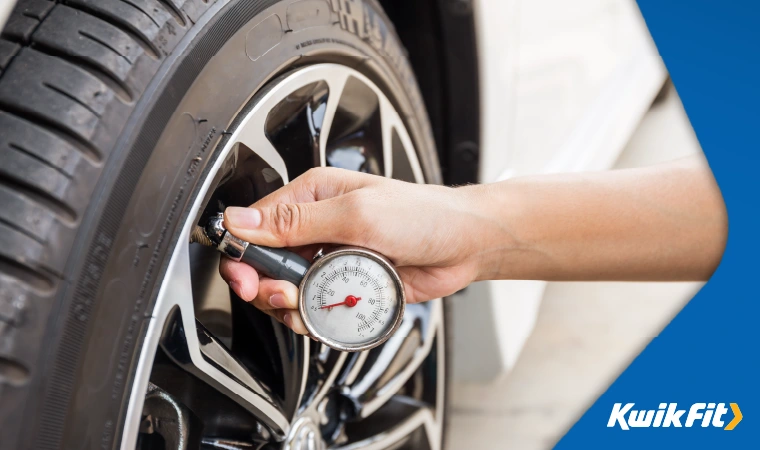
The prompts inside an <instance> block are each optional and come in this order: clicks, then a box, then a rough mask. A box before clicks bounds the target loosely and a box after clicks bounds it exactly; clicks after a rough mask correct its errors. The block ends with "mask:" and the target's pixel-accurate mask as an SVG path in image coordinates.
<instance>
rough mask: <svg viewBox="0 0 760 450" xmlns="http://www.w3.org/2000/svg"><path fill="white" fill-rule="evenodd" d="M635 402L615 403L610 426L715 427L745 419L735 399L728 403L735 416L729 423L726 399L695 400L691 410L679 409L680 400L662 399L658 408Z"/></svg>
mask: <svg viewBox="0 0 760 450" xmlns="http://www.w3.org/2000/svg"><path fill="white" fill-rule="evenodd" d="M635 406H636V404H635V403H626V404H625V405H623V404H622V403H615V404H614V405H612V412H611V413H610V420H608V421H607V427H608V428H614V427H616V426H618V427H620V428H621V429H623V430H629V429H631V428H660V427H661V428H668V427H675V428H681V427H685V428H691V427H703V428H707V427H715V428H723V429H724V430H733V429H734V428H735V427H736V425H738V424H739V422H741V421H742V412H741V410H740V409H739V405H738V404H736V403H729V406H730V407H731V412H732V413H733V416H734V417H733V419H731V421H730V422H728V424H727V425H726V422H727V418H726V417H725V415H726V414H727V413H728V411H729V410H728V408H726V404H725V403H694V404H693V405H691V406H690V407H689V409H688V413H687V410H686V409H678V403H660V405H659V406H658V407H657V409H633V408H634V407H635ZM684 415H686V417H685V418H684ZM729 417H730V416H729ZM724 419H726V420H724ZM681 420H683V423H681Z"/></svg>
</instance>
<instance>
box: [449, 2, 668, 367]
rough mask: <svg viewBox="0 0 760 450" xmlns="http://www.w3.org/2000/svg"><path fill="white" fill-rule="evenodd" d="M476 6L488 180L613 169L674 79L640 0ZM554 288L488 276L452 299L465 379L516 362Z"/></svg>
mask: <svg viewBox="0 0 760 450" xmlns="http://www.w3.org/2000/svg"><path fill="white" fill-rule="evenodd" d="M474 7H475V17H476V25H477V37H478V46H479V52H480V54H479V60H480V79H481V84H480V86H481V92H480V99H481V127H482V129H481V133H482V135H481V161H480V181H481V182H483V183H487V182H493V181H498V180H504V179H507V178H512V177H516V176H523V175H530V174H539V173H553V172H555V173H556V172H579V171H592V170H604V169H608V168H610V167H611V166H612V165H613V163H614V162H615V160H616V159H617V157H618V155H619V154H620V153H621V152H622V150H623V148H624V147H625V145H626V143H627V142H628V140H629V139H630V137H631V135H632V134H633V132H634V130H635V129H636V127H637V126H638V124H639V122H640V121H641V119H642V118H643V116H644V114H645V113H646V112H647V110H648V109H649V107H650V105H651V104H652V102H653V100H654V99H655V97H656V96H657V94H658V92H659V91H660V89H661V88H662V86H663V84H664V82H665V81H666V79H667V71H666V70H665V67H664V65H663V63H662V60H661V59H660V56H659V54H658V52H657V48H656V47H655V45H654V42H653V41H652V39H651V36H650V35H649V31H648V30H647V27H646V24H645V23H644V20H643V18H642V17H641V13H640V12H639V10H638V7H637V5H636V3H635V1H634V0H573V1H567V0H530V1H529V0H475V1H474ZM545 287H546V283H545V282H543V281H486V282H480V283H475V284H474V285H472V286H470V287H469V288H467V289H466V290H465V291H464V292H462V293H461V294H458V296H459V297H462V298H459V299H457V300H458V301H453V302H450V303H449V306H450V307H451V308H452V309H453V319H452V322H453V335H454V339H453V343H454V350H453V359H454V364H453V365H452V367H453V368H454V374H453V375H454V378H455V379H456V380H459V381H486V380H489V379H493V378H495V377H497V376H499V375H502V374H504V373H506V372H508V371H509V369H510V368H511V367H512V366H513V365H514V364H515V361H516V360H517V357H518V356H519V354H520V351H521V349H522V347H523V345H524V344H525V341H526V339H527V338H528V336H529V335H530V332H531V330H532V329H533V325H534V323H535V320H536V317H537V315H538V310H539V306H540V304H541V299H542V297H543V293H544V289H545ZM473 348H477V349H478V351H477V352H473V351H468V349H473ZM483 355H488V357H487V358H486V357H484V356H483Z"/></svg>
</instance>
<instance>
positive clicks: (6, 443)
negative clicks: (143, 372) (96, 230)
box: [0, 0, 214, 448]
mask: <svg viewBox="0 0 760 450" xmlns="http://www.w3.org/2000/svg"><path fill="white" fill-rule="evenodd" d="M213 3H214V0H208V1H205V0H160V1H159V0H19V2H18V3H17V4H16V6H15V7H14V9H13V11H12V12H11V15H10V17H9V18H8V21H7V23H6V24H5V27H4V28H3V30H2V32H1V33H0V129H2V130H3V131H2V133H0V157H2V164H0V366H2V365H3V364H13V365H15V367H18V368H22V369H25V370H27V371H28V377H27V378H28V379H34V377H35V369H36V367H37V366H36V363H35V361H36V358H38V357H39V355H41V353H40V352H41V350H42V347H43V340H42V339H43V337H44V332H43V331H44V329H45V328H46V327H47V323H48V322H47V321H48V318H49V315H50V314H51V313H52V312H53V308H54V301H55V299H56V298H57V296H58V288H59V287H60V286H61V285H63V284H65V283H66V281H65V280H64V279H63V274H64V271H65V267H66V259H67V258H66V255H69V254H70V252H71V251H72V246H73V245H74V241H75V238H76V236H77V231H78V229H79V226H80V222H81V220H82V217H83V216H84V214H85V211H86V209H87V207H88V204H89V201H90V198H91V196H92V195H93V193H94V191H95V189H96V186H97V182H98V179H99V178H100V175H101V172H102V169H103V167H104V165H105V163H106V161H107V160H108V158H109V157H110V154H111V151H112V149H113V147H114V145H115V143H116V139H117V138H118V136H119V134H120V133H121V130H122V128H123V126H124V124H125V123H126V122H127V120H128V118H129V115H130V114H131V113H132V111H133V110H134V108H135V106H136V103H137V100H138V99H139V98H140V96H141V94H142V93H143V92H144V90H145V88H146V87H147V85H148V84H149V83H150V81H151V79H152V78H153V77H154V75H155V74H156V72H157V71H158V69H159V67H160V64H161V63H162V61H163V60H164V59H165V58H166V56H167V55H169V54H171V52H172V49H173V48H174V47H175V46H176V44H177V43H178V42H179V40H180V39H182V37H183V36H184V35H185V33H186V32H187V30H188V29H189V26H190V25H192V23H193V21H192V20H191V19H190V18H191V17H193V16H197V14H201V13H203V12H204V11H206V10H207V9H208V8H209V7H210V6H211V5H212V4H213ZM0 369H2V367H0ZM30 389H33V385H32V383H26V382H24V383H10V382H9V381H8V380H6V379H4V378H3V377H2V376H0V403H3V404H4V405H6V406H7V408H2V409H0V429H3V430H19V429H20V424H21V422H20V420H21V416H20V415H19V414H18V413H15V414H14V413H11V411H12V410H14V411H20V409H19V408H22V407H23V405H24V404H25V402H26V400H25V399H28V398H30V395H31V391H30ZM53 428H55V426H53ZM56 429H57V428H56ZM49 431H50V432H45V433H43V434H44V436H40V437H39V438H40V441H41V442H48V443H50V444H52V442H53V441H55V440H56V439H57V438H56V437H55V436H60V434H59V433H58V432H52V431H53V430H52V429H51V430H49ZM21 439H23V435H21V434H16V432H15V431H14V432H12V433H7V434H3V439H2V442H0V448H21V447H23V444H22V441H21ZM51 439H52V440H51ZM43 446H44V445H43Z"/></svg>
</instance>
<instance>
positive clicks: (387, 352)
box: [345, 300, 442, 418]
mask: <svg viewBox="0 0 760 450" xmlns="http://www.w3.org/2000/svg"><path fill="white" fill-rule="evenodd" d="M441 314H442V312H441V305H440V300H434V301H431V302H428V303H427V304H419V303H418V304H413V305H407V307H406V314H405V315H404V321H403V322H402V323H401V326H400V327H399V329H398V330H397V331H396V334H394V335H393V336H392V337H391V338H390V339H389V340H388V342H386V343H385V344H383V345H382V346H380V347H377V348H375V349H373V350H371V351H370V352H369V355H368V356H367V359H366V362H365V363H364V367H363V368H362V369H361V370H360V373H359V376H358V378H357V380H356V381H355V382H354V384H353V385H352V386H351V387H350V389H349V390H348V392H347V393H346V394H345V396H346V397H347V398H348V399H349V400H350V401H351V403H352V404H353V405H354V413H355V414H356V416H357V417H360V418H365V417H367V416H369V415H370V414H372V413H373V412H375V411H377V410H378V409H379V408H380V407H381V406H383V405H384V404H385V403H386V402H388V401H389V400H390V399H391V397H393V395H394V394H396V393H397V392H398V391H399V389H401V387H402V386H403V385H404V384H405V383H406V382H407V380H409V378H410V377H411V376H412V374H414V372H415V371H417V369H418V368H419V367H420V364H422V361H424V360H425V358H426V357H427V355H428V354H429V353H430V350H431V348H432V345H433V342H434V340H435V332H436V330H437V329H438V323H439V321H440V320H441Z"/></svg>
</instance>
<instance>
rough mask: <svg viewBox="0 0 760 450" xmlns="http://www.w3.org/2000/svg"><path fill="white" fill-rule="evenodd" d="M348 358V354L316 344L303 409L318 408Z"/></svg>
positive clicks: (302, 400) (302, 399)
mask: <svg viewBox="0 0 760 450" xmlns="http://www.w3.org/2000/svg"><path fill="white" fill-rule="evenodd" d="M347 357H348V353H346V352H339V351H336V350H333V349H331V348H330V347H328V346H326V345H324V344H322V345H318V344H314V351H312V353H311V362H310V365H309V375H308V378H307V383H306V390H305V392H304V395H303V397H302V398H301V404H302V408H303V409H306V408H308V407H310V406H311V407H313V408H316V407H317V406H318V405H319V402H320V401H321V400H322V399H323V398H324V396H325V395H326V394H327V393H328V391H329V390H330V389H331V388H332V387H333V386H334V383H335V380H336V379H337V378H338V375H339V374H340V372H341V370H342V369H343V366H344V364H345V362H346V359H347Z"/></svg>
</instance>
